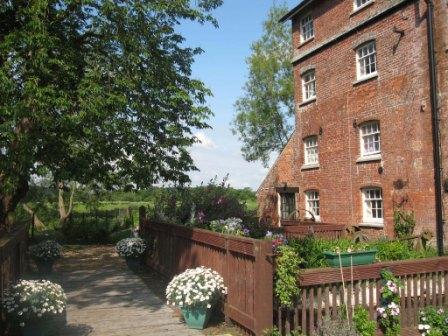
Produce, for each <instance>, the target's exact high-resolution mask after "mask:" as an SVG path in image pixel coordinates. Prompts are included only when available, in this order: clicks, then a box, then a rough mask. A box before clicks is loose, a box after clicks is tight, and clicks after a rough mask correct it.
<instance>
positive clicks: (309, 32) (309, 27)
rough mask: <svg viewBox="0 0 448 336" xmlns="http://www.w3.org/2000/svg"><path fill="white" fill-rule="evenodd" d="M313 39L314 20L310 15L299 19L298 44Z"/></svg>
mask: <svg viewBox="0 0 448 336" xmlns="http://www.w3.org/2000/svg"><path fill="white" fill-rule="evenodd" d="M313 37H314V20H313V17H312V16H311V14H308V15H306V16H304V17H302V18H301V19H300V42H301V43H304V42H306V41H309V40H311V39H312V38H313Z"/></svg>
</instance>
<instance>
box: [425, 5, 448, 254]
mask: <svg viewBox="0 0 448 336" xmlns="http://www.w3.org/2000/svg"><path fill="white" fill-rule="evenodd" d="M426 3H427V5H428V18H427V23H428V49H429V81H430V91H431V92H430V95H431V111H432V139H433V156H434V182H435V193H436V194H435V196H436V239H437V252H438V254H439V256H442V255H443V254H444V247H443V227H444V225H445V219H444V217H443V204H442V165H441V150H440V149H441V146H442V145H441V142H440V125H439V122H440V117H439V100H438V97H437V71H436V56H435V47H434V1H433V0H426Z"/></svg>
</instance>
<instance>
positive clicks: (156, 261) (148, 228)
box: [140, 213, 273, 335]
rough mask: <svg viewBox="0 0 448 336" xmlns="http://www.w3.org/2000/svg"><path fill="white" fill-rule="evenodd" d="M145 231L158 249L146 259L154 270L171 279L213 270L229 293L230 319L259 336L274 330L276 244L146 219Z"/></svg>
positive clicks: (142, 221)
mask: <svg viewBox="0 0 448 336" xmlns="http://www.w3.org/2000/svg"><path fill="white" fill-rule="evenodd" d="M140 231H141V234H142V235H144V236H148V237H150V238H151V240H152V241H153V244H154V246H153V248H152V250H151V252H150V253H149V254H148V256H147V259H146V261H147V264H148V265H149V266H150V267H152V268H153V269H155V270H156V271H158V272H160V273H162V274H163V275H165V276H166V277H168V278H171V277H172V276H174V275H176V274H178V273H181V272H183V271H184V270H186V269H188V268H194V267H198V266H206V267H209V268H212V269H213V270H215V271H217V272H218V273H219V274H221V275H222V276H223V278H224V282H225V284H226V286H227V289H228V295H227V298H226V303H225V309H224V312H225V315H226V319H230V320H231V321H232V322H234V323H236V324H238V325H239V326H240V327H242V328H243V329H244V330H245V331H247V332H248V333H250V334H254V335H261V334H262V331H263V330H265V329H267V328H270V327H272V318H273V316H272V311H273V300H272V298H273V265H272V261H271V253H272V246H271V242H269V241H262V240H255V239H250V238H240V237H234V236H228V235H223V234H218V233H214V232H211V231H206V230H200V229H189V228H186V227H183V226H177V225H168V224H160V223H153V222H150V221H149V220H147V219H145V218H144V213H141V214H140Z"/></svg>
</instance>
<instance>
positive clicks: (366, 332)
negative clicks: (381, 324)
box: [353, 306, 376, 336]
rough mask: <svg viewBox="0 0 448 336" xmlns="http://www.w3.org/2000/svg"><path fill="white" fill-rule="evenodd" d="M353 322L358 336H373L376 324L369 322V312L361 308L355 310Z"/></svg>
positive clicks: (372, 321)
mask: <svg viewBox="0 0 448 336" xmlns="http://www.w3.org/2000/svg"><path fill="white" fill-rule="evenodd" d="M353 322H354V324H355V328H356V331H357V332H358V334H359V336H374V335H375V332H376V322H375V321H374V320H371V319H370V317H369V312H368V311H367V309H366V308H364V307H363V306H358V307H356V308H355V313H354V314H353Z"/></svg>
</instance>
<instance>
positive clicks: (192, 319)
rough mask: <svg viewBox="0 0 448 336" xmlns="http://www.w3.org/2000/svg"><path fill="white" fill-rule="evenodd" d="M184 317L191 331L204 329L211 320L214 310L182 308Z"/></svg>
mask: <svg viewBox="0 0 448 336" xmlns="http://www.w3.org/2000/svg"><path fill="white" fill-rule="evenodd" d="M181 310H182V315H183V316H184V319H185V322H186V323H187V326H188V327H189V328H190V329H200V330H202V329H204V328H205V326H206V325H207V323H208V320H209V319H210V314H211V312H212V309H207V308H193V307H189V308H182V309H181Z"/></svg>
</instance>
